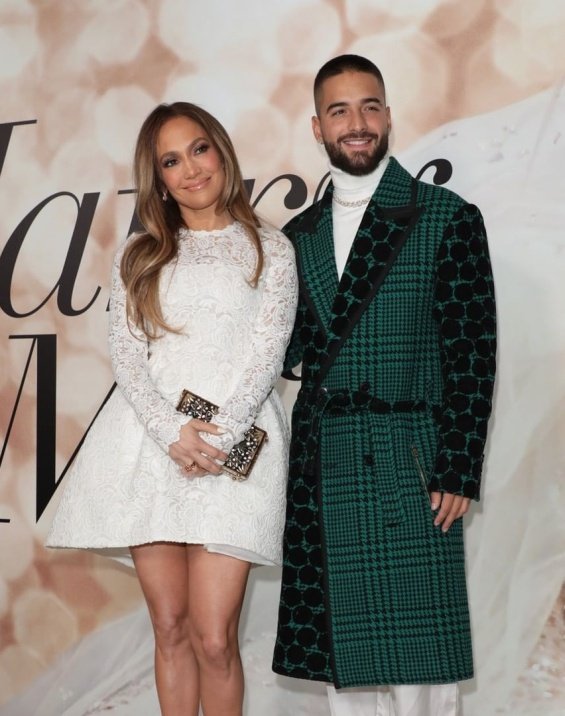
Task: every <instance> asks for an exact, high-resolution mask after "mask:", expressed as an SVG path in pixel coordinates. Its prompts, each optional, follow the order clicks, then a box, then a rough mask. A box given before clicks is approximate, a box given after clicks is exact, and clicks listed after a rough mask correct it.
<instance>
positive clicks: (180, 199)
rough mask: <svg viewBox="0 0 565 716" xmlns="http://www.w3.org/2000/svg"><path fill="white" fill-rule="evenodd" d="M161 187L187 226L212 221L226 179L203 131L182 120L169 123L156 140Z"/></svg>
mask: <svg viewBox="0 0 565 716" xmlns="http://www.w3.org/2000/svg"><path fill="white" fill-rule="evenodd" d="M157 162H158V166H159V172H160V175H161V179H162V181H163V184H164V185H165V187H166V189H167V191H168V193H169V194H170V195H171V197H172V198H173V199H174V200H175V201H176V202H177V204H178V205H179V208H180V212H181V216H182V218H183V219H184V221H185V223H186V224H187V226H192V227H193V228H196V225H198V224H200V223H202V221H204V222H206V220H207V219H209V218H212V219H213V217H214V215H215V214H216V208H217V205H218V200H219V198H220V196H221V194H222V191H223V189H224V185H225V181H226V177H225V173H224V167H223V164H222V160H221V158H220V155H219V153H218V150H217V149H216V147H215V146H214V145H213V144H212V142H211V141H210V139H209V137H208V135H207V134H206V132H205V130H204V128H203V127H201V126H200V125H199V124H197V123H196V122H194V121H192V120H191V119H188V118H186V117H175V118H174V119H170V120H169V121H168V122H167V123H166V124H164V125H163V126H162V127H161V130H160V132H159V136H158V138H157Z"/></svg>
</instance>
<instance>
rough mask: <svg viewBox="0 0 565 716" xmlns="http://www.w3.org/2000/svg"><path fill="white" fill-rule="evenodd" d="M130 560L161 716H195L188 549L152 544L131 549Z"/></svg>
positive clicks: (196, 691) (195, 667)
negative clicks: (144, 613) (151, 643)
mask: <svg viewBox="0 0 565 716" xmlns="http://www.w3.org/2000/svg"><path fill="white" fill-rule="evenodd" d="M200 549H202V548H200ZM131 554H132V557H133V561H134V564H135V569H136V571H137V575H138V577H139V581H140V583H141V588H142V590H143V594H144V596H145V600H146V602H147V606H148V608H149V614H150V616H151V622H152V624H153V631H154V633H155V681H156V684H157V694H158V696H159V704H160V706H161V713H162V714H163V716H197V714H198V704H199V701H200V695H199V681H198V665H197V662H196V659H195V655H194V651H193V648H192V645H191V643H190V634H189V628H188V611H189V604H188V593H189V587H188V584H189V571H188V570H189V567H188V559H187V545H185V544H173V543H169V542H159V543H152V544H147V545H141V546H139V547H132V548H131Z"/></svg>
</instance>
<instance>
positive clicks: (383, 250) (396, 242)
mask: <svg viewBox="0 0 565 716" xmlns="http://www.w3.org/2000/svg"><path fill="white" fill-rule="evenodd" d="M416 193H417V184H416V181H415V180H414V179H413V178H412V177H411V176H410V174H408V172H406V171H405V170H404V169H403V168H402V167H401V166H400V165H399V164H398V162H396V160H395V159H392V158H391V159H390V161H389V165H388V167H387V170H386V172H385V174H384V176H383V178H382V179H381V181H380V183H379V186H378V187H377V191H376V192H375V194H374V195H373V198H372V199H371V201H370V203H369V204H368V206H367V209H366V211H365V214H364V215H363V219H362V220H361V224H360V226H359V229H358V231H357V234H356V236H355V239H354V241H353V245H352V247H351V251H350V253H349V256H348V259H347V262H346V265H345V269H344V271H343V274H342V277H341V280H340V282H339V286H338V289H337V293H336V294H335V298H334V300H333V301H332V307H331V316H330V320H329V324H328V325H329V337H330V339H331V340H330V342H331V347H330V350H329V354H328V360H327V363H326V367H325V369H323V370H322V372H321V375H320V378H321V379H322V380H323V378H324V377H325V374H326V373H327V369H329V367H330V366H331V364H332V363H333V361H334V359H335V357H336V355H337V354H338V353H339V351H340V349H341V346H342V345H343V343H344V341H345V340H346V339H347V338H348V337H349V336H350V335H351V332H352V331H353V329H354V328H355V326H356V324H357V323H358V322H359V319H360V318H361V316H362V315H363V313H364V311H365V310H366V309H367V307H368V306H369V304H370V303H371V301H372V300H373V299H374V298H375V296H376V294H377V292H378V290H379V288H380V287H381V286H382V283H383V281H384V280H385V278H386V276H387V275H388V273H389V271H390V270H391V268H392V266H393V265H394V261H395V260H396V258H397V257H398V255H399V253H400V251H401V249H402V247H403V246H404V243H405V242H406V240H407V239H408V237H409V235H410V233H411V231H412V229H413V228H414V226H415V225H416V222H417V221H418V219H419V217H420V215H421V213H422V211H423V209H422V208H421V207H418V206H417V204H416ZM332 248H333V247H332ZM334 264H335V258H334Z"/></svg>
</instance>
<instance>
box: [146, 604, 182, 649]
mask: <svg viewBox="0 0 565 716" xmlns="http://www.w3.org/2000/svg"><path fill="white" fill-rule="evenodd" d="M150 612H151V621H152V623H153V631H154V632H155V643H156V645H157V648H158V649H159V650H160V651H161V652H164V653H165V654H166V653H167V652H169V651H173V650H175V649H176V648H178V647H179V646H181V645H182V646H184V647H186V646H187V644H190V635H189V629H188V614H187V612H186V610H177V609H173V608H166V607H159V608H153V609H150Z"/></svg>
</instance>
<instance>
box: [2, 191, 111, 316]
mask: <svg viewBox="0 0 565 716" xmlns="http://www.w3.org/2000/svg"><path fill="white" fill-rule="evenodd" d="M63 196H68V197H71V198H72V199H74V201H75V202H76V205H77V219H76V222H75V227H74V230H73V234H72V236H71V240H70V242H69V249H68V251H67V256H66V258H65V263H64V265H63V270H62V271H61V275H60V278H59V280H58V281H57V283H56V284H55V286H54V287H53V289H52V291H51V292H50V293H49V294H48V295H47V296H46V297H45V299H44V300H43V301H42V302H41V303H40V304H39V305H38V306H36V307H35V308H33V309H32V310H31V311H27V312H26V313H20V312H18V311H17V310H16V309H15V308H14V306H13V305H12V299H11V287H12V281H13V276H14V270H15V267H16V261H17V260H18V256H19V253H20V250H21V248H22V245H23V242H24V240H25V237H26V235H27V232H28V231H29V228H30V226H31V225H32V223H33V222H34V220H35V218H36V217H37V215H38V214H39V212H40V211H41V210H42V209H43V208H44V207H45V206H47V204H49V203H50V202H52V201H54V200H55V199H58V198H60V197H63ZM99 196H100V194H99V193H88V194H85V195H84V196H83V199H82V202H79V200H78V199H77V197H76V196H75V195H74V194H71V193H70V192H67V191H62V192H59V193H57V194H53V195H52V196H48V197H47V198H46V199H44V200H43V201H42V202H41V203H39V204H38V205H37V206H36V207H35V208H34V209H32V210H31V211H30V212H29V213H28V214H27V216H25V217H24V218H23V219H22V220H21V221H20V223H19V224H18V226H17V227H16V228H15V229H14V231H13V233H12V235H11V236H10V238H9V239H8V241H7V242H6V245H5V246H4V249H3V251H2V253H1V254H0V308H1V309H2V310H3V311H4V313H6V314H7V315H8V316H12V317H13V318H23V317H25V316H31V315H32V314H34V313H36V312H37V311H39V309H40V308H42V307H43V306H44V305H45V304H46V303H47V301H48V300H49V299H50V298H51V296H52V295H53V294H54V293H55V291H57V289H58V291H57V306H58V308H59V310H60V311H61V313H63V314H64V315H65V316H78V315H80V314H81V313H84V312H85V311H87V310H88V309H89V308H90V306H92V304H93V303H94V301H95V300H96V298H97V296H98V294H99V293H100V286H97V287H96V290H95V291H94V295H93V296H92V298H91V300H90V301H89V303H88V304H87V305H86V306H83V307H82V308H79V309H75V308H73V305H72V295H73V290H74V286H75V282H76V277H77V274H78V270H79V268H80V262H81V260H82V256H83V253H84V247H85V245H86V241H87V239H88V233H89V231H90V226H91V224H92V219H93V217H94V212H95V210H96V205H97V204H98V198H99Z"/></svg>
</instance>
